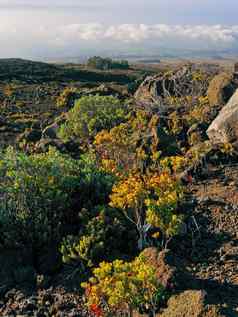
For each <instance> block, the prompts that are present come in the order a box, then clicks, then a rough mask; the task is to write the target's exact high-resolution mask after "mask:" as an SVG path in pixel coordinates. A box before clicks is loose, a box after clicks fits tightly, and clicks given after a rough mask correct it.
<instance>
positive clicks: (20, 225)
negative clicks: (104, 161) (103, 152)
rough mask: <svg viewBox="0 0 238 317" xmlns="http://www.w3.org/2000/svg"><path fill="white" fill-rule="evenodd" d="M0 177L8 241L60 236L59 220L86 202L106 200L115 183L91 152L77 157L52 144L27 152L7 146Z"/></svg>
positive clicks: (38, 242) (33, 241) (39, 241)
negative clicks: (45, 150)
mask: <svg viewBox="0 0 238 317" xmlns="http://www.w3.org/2000/svg"><path fill="white" fill-rule="evenodd" d="M0 178H1V180H2V181H1V184H0V192H1V195H2V197H1V205H0V212H1V218H0V224H1V225H2V228H1V229H0V230H1V231H2V232H3V235H5V236H7V235H8V236H9V239H7V240H8V241H7V242H9V243H14V242H16V243H18V242H19V241H22V242H23V243H31V244H33V245H34V246H41V245H42V244H45V243H48V242H49V241H58V240H59V238H60V235H61V230H60V229H61V228H62V224H63V222H64V223H65V222H66V223H67V222H72V221H74V218H75V217H76V213H77V214H78V211H79V210H80V208H82V207H84V206H91V205H92V204H95V205H96V204H100V203H105V200H106V199H107V195H108V193H109V192H110V190H111V187H112V183H113V179H112V177H111V176H110V175H107V174H106V173H105V172H101V171H100V170H98V169H97V168H96V166H95V164H94V162H93V160H92V159H91V158H89V157H82V158H81V160H78V161H77V160H74V159H72V158H70V157H69V156H66V155H62V154H60V153H59V152H57V151H56V150H55V149H53V148H50V150H49V152H48V153H45V154H34V155H30V156H27V155H26V154H23V153H17V152H15V151H14V150H13V149H12V148H9V149H8V150H7V152H6V153H2V154H1V159H0ZM102 188H103V189H104V191H103V190H102ZM76 197H77V199H75V198H76ZM74 213H75V214H74ZM73 217H74V218H73ZM9 230H10V231H9ZM8 232H9V234H8ZM12 234H13V235H14V236H16V239H15V241H14V239H11V237H12ZM5 240H6V239H5ZM5 242H6V241H5Z"/></svg>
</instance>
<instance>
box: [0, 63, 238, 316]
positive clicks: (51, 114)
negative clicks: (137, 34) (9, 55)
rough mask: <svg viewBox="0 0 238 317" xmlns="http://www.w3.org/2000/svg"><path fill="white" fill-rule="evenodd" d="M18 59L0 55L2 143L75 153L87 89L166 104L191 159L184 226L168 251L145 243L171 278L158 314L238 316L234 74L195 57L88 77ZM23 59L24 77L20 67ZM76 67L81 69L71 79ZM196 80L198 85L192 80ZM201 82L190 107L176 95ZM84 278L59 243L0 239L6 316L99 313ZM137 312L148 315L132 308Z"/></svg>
mask: <svg viewBox="0 0 238 317" xmlns="http://www.w3.org/2000/svg"><path fill="white" fill-rule="evenodd" d="M15 62H17V65H18V67H19V68H18V67H17V68H15V67H12V64H11V63H12V61H11V62H9V60H5V61H3V62H2V63H1V62H0V70H1V76H0V80H1V83H0V99H1V108H0V111H1V112H0V148H1V149H5V148H6V147H7V146H9V145H13V146H14V148H16V149H18V150H23V151H25V152H26V153H27V154H32V153H45V152H47V150H48V148H49V146H54V147H56V148H57V149H58V150H59V151H60V152H62V153H68V154H69V153H70V155H72V157H76V158H77V157H78V156H79V152H80V151H82V148H81V143H80V142H79V143H78V142H76V141H75V140H70V141H65V140H63V139H61V137H60V136H59V129H60V126H61V125H62V124H64V123H65V122H66V121H67V112H68V111H69V109H71V108H72V107H73V105H74V102H75V100H78V99H80V98H81V97H83V96H98V95H99V96H109V95H113V96H115V97H116V98H118V99H119V100H121V101H123V102H127V103H128V104H131V103H132V104H135V105H136V107H137V109H140V108H141V107H145V109H148V107H149V108H150V107H151V108H153V107H154V104H156V105H157V106H158V107H159V110H158V113H159V116H160V118H161V120H163V122H166V123H165V124H166V128H167V129H171V131H172V132H170V136H173V139H172V140H173V142H176V146H177V148H176V151H177V152H178V153H179V154H180V155H184V156H188V157H189V155H190V156H193V159H191V164H190V165H189V166H186V168H185V169H184V170H183V172H182V173H181V181H182V182H184V184H185V187H186V195H185V198H186V199H185V201H184V202H183V205H182V206H181V208H182V209H183V210H184V214H185V220H184V227H185V230H184V232H183V234H180V235H178V236H175V237H174V238H173V239H172V240H171V241H170V242H169V244H168V249H166V250H163V251H161V250H159V251H158V250H157V249H156V248H155V247H149V248H147V249H145V250H144V252H145V253H146V255H147V257H148V258H149V261H150V263H152V264H153V265H154V267H155V268H156V274H157V275H156V276H157V278H158V279H159V280H160V281H161V283H162V284H163V285H164V286H165V287H167V286H168V285H170V284H171V285H172V284H173V291H172V294H171V296H170V298H169V300H168V302H166V303H164V304H163V305H162V307H161V308H160V310H158V311H157V314H156V316H158V317H159V316H161V317H180V316H181V317H224V316H227V317H233V316H234V317H235V316H238V146H237V144H238V139H237V138H238V134H237V119H238V90H237V89H238V76H237V73H236V72H233V73H227V72H225V73H224V70H223V69H221V70H220V69H218V70H217V69H216V70H215V71H214V72H213V73H209V74H208V75H207V77H206V78H205V79H203V78H200V77H199V79H197V77H196V78H195V77H194V73H196V74H197V72H199V68H198V66H196V65H195V66H194V65H188V66H186V67H183V68H182V69H180V70H179V71H177V70H176V71H172V72H171V73H168V72H166V71H163V72H161V73H159V74H157V73H155V72H158V70H154V71H153V72H151V71H150V72H148V73H146V71H145V70H144V69H142V70H140V71H139V70H135V69H134V70H133V74H130V73H127V74H108V73H107V72H105V73H103V72H99V73H97V74H96V75H95V77H94V79H93V80H92V81H91V79H90V80H88V78H89V77H90V78H91V77H93V76H94V75H93V73H90V72H92V71H90V70H86V71H85V70H78V69H77V70H75V69H74V72H75V73H73V70H72V69H71V70H69V69H67V67H68V66H64V67H63V66H60V67H58V66H53V65H48V66H44V67H46V68H45V69H44V71H45V72H46V73H44V72H43V70H42V65H40V64H34V63H33V64H32V63H27V64H25V62H23V64H22V61H18V60H17V61H15ZM26 65H27V69H28V70H27V74H28V75H29V74H30V75H29V76H28V77H27V79H26V77H25V74H24V73H22V67H23V68H25V67H26ZM76 73H77V74H76ZM89 73H90V76H89ZM9 74H10V75H9ZM146 75H147V76H146ZM200 75H201V74H200V73H198V75H196V76H200ZM69 76H71V77H70V80H72V78H74V76H77V78H76V77H75V78H76V79H75V80H74V81H71V82H70V84H69V80H68V78H69ZM88 76H89V77H88ZM107 76H109V77H110V78H108V77H107ZM106 77H107V80H105V78H106ZM145 77H146V78H145ZM95 78H96V79H95ZM195 80H197V81H198V84H196V86H193V85H190V84H191V83H193V82H194V81H195ZM95 82H96V84H95ZM196 89H197V91H198V92H197V91H196V93H197V94H201V96H202V97H203V98H206V100H205V102H204V101H201V102H200V101H199V102H200V104H199V107H196V106H194V103H193V102H192V103H191V105H190V108H189V107H188V105H187V104H186V102H188V101H187V99H184V100H183V102H182V103H181V104H180V103H178V101H177V99H176V98H178V96H181V97H182V96H185V97H186V96H189V95H192V94H194V95H195V90H196ZM203 91H205V95H204V93H203ZM166 98H168V99H166ZM171 98H174V99H171ZM171 100H172V101H171ZM165 101H166V102H165ZM179 102H181V101H179ZM59 104H60V105H61V106H59ZM185 119H186V120H185ZM184 121H186V122H184ZM167 122H169V123H167ZM174 131H176V132H174ZM156 133H157V132H156ZM156 136H157V135H156ZM150 137H151V136H150ZM166 140H167V139H166ZM171 144H172V142H171ZM171 144H169V145H171ZM168 147H169V146H168ZM183 151H184V152H183ZM185 153H186V154H185ZM194 157H195V158H194ZM188 176H189V178H188ZM1 195H2V194H1V193H0V198H1ZM1 239H2V238H1V237H0V242H1ZM0 244H1V243H0ZM160 251H161V252H160ZM81 280H82V276H81V273H80V272H79V271H77V269H75V266H72V265H69V264H65V263H62V261H61V259H60V254H59V250H58V248H57V247H55V246H53V245H50V246H49V245H48V246H46V248H45V249H44V250H43V249H42V250H40V252H39V254H37V255H36V254H34V251H33V250H31V249H30V248H28V247H26V248H25V249H22V248H20V249H17V248H15V249H8V250H7V249H4V248H3V247H1V253H0V316H3V317H13V316H14V317H17V316H18V317H27V316H29V317H33V316H34V317H48V316H51V317H53V316H54V317H79V316H93V315H92V313H90V312H89V311H88V309H87V308H86V307H85V304H84V302H83V295H82V289H81V288H80V281H81ZM121 316H122V315H121ZM133 316H134V317H137V316H138V317H139V316H149V315H148V314H145V312H138V311H134V312H133Z"/></svg>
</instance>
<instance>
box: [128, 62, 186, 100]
mask: <svg viewBox="0 0 238 317" xmlns="http://www.w3.org/2000/svg"><path fill="white" fill-rule="evenodd" d="M191 80H192V72H191V69H190V68H189V67H183V68H182V69H181V70H179V71H177V72H175V73H171V74H159V75H155V76H148V77H146V79H145V80H144V81H143V82H142V84H141V85H140V86H139V88H138V89H137V91H136V93H135V95H134V97H135V100H136V101H137V102H138V103H146V104H147V103H153V102H156V101H158V99H159V97H162V98H163V97H166V96H168V95H171V96H173V95H175V94H176V86H177V85H179V87H180V89H183V85H184V84H186V83H188V82H191Z"/></svg>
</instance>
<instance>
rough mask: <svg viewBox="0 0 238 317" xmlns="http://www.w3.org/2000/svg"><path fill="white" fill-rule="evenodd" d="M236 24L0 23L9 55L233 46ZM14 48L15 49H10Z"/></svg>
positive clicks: (0, 36)
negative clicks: (130, 48) (140, 48)
mask: <svg viewBox="0 0 238 317" xmlns="http://www.w3.org/2000/svg"><path fill="white" fill-rule="evenodd" d="M237 40H238V25H233V26H223V25H167V24H153V25H149V24H120V25H104V24H101V23H86V24H85V23H73V24H71V23H66V24H57V23H55V22H54V21H51V22H50V23H44V22H43V23H42V22H41V23H40V24H39V20H37V19H35V21H34V20H32V21H31V22H30V25H28V24H27V25H26V23H23V22H21V21H19V20H15V21H12V23H11V25H9V21H7V20H5V21H4V20H3V21H2V23H1V25H0V41H1V43H2V45H1V47H2V48H3V49H2V52H4V53H5V54H10V55H13V54H15V53H16V52H19V54H26V53H28V55H37V54H38V55H45V57H47V55H51V56H57V55H59V54H62V52H64V55H67V54H68V55H69V54H70V55H77V53H79V52H80V50H82V48H83V49H84V50H87V49H91V50H93V48H95V50H96V49H97V50H100V49H105V48H108V49H113V48H119V47H120V49H121V50H123V49H125V51H126V50H127V49H128V47H133V46H136V47H143V48H144V49H145V48H148V49H149V48H150V47H160V46H162V47H174V48H176V47H178V48H181V47H182V48H186V49H189V48H200V49H224V48H232V47H236V46H237V43H238V41H237ZM13 47H15V52H14V51H13Z"/></svg>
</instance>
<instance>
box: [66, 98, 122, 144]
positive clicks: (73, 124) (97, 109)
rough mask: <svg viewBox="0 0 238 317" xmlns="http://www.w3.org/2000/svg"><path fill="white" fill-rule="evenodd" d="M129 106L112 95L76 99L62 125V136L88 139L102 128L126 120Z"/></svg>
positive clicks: (111, 126)
mask: <svg viewBox="0 0 238 317" xmlns="http://www.w3.org/2000/svg"><path fill="white" fill-rule="evenodd" d="M126 113H127V107H126V106H124V105H121V103H120V101H119V100H118V99H117V98H114V97H112V96H106V97H103V96H87V97H82V98H80V99H79V100H77V101H76V103H75V106H74V108H73V109H71V110H70V111H69V113H68V118H67V121H66V123H65V124H64V125H63V126H62V127H61V131H60V134H61V136H62V137H63V138H64V139H66V140H68V139H70V138H76V139H78V140H80V141H88V140H89V139H91V138H93V137H94V136H95V135H96V134H97V133H98V132H99V131H101V130H102V129H105V128H107V129H111V128H113V127H114V126H115V125H117V124H119V123H121V122H122V121H124V120H125V116H126Z"/></svg>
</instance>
